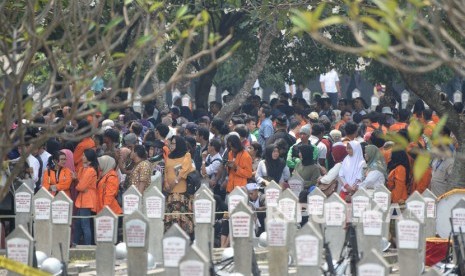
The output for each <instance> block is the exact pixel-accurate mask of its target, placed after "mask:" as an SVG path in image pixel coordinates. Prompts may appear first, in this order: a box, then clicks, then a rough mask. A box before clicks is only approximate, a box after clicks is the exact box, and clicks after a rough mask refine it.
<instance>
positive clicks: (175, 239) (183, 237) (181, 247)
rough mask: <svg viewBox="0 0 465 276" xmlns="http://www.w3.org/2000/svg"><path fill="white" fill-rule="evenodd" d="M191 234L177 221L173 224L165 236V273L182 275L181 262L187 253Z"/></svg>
mask: <svg viewBox="0 0 465 276" xmlns="http://www.w3.org/2000/svg"><path fill="white" fill-rule="evenodd" d="M189 242H190V239H189V236H188V235H187V234H186V232H184V231H183V230H182V229H181V227H179V225H178V224H177V223H175V224H173V225H172V226H171V227H170V229H168V231H166V233H165V236H164V237H163V264H164V267H165V275H180V274H179V262H180V261H181V259H182V258H183V257H184V255H186V253H187V248H188V247H189Z"/></svg>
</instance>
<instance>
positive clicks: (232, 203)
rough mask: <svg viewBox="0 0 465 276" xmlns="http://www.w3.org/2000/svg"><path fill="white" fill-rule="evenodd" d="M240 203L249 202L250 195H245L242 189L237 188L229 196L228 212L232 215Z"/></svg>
mask: <svg viewBox="0 0 465 276" xmlns="http://www.w3.org/2000/svg"><path fill="white" fill-rule="evenodd" d="M239 202H244V203H247V202H248V195H247V194H246V193H245V191H244V189H243V188H242V187H236V188H234V190H232V192H231V193H229V196H228V212H229V214H231V213H232V212H233V211H234V208H236V206H237V205H238V204H239Z"/></svg>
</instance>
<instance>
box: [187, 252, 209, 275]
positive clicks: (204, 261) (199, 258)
mask: <svg viewBox="0 0 465 276" xmlns="http://www.w3.org/2000/svg"><path fill="white" fill-rule="evenodd" d="M209 265H210V264H209V262H208V258H207V257H206V256H205V255H204V254H203V253H202V251H201V250H200V249H199V248H198V247H197V246H196V245H192V246H191V247H190V248H189V249H188V250H187V253H186V254H185V255H184V257H182V259H181V261H180V262H179V272H180V274H179V275H183V276H208V275H210V271H209Z"/></svg>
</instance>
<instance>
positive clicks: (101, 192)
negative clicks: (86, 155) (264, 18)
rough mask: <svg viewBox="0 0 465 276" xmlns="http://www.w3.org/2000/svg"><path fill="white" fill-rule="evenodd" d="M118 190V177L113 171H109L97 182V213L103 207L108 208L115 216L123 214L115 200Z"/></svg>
mask: <svg viewBox="0 0 465 276" xmlns="http://www.w3.org/2000/svg"><path fill="white" fill-rule="evenodd" d="M118 189H119V180H118V175H117V174H116V171H115V170H111V171H109V172H108V173H107V174H106V175H104V176H103V177H102V178H101V179H100V180H99V182H98V185H97V213H98V212H100V211H101V210H102V209H103V207H105V206H108V207H110V209H111V210H112V211H113V212H114V213H115V214H121V213H122V212H123V211H122V210H121V207H120V206H119V204H118V201H117V200H116V196H117V195H118Z"/></svg>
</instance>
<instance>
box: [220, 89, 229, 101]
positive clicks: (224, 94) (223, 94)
mask: <svg viewBox="0 0 465 276" xmlns="http://www.w3.org/2000/svg"><path fill="white" fill-rule="evenodd" d="M226 95H229V91H228V90H224V91H223V93H221V102H222V103H223V104H224V101H223V97H224V96H226Z"/></svg>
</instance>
